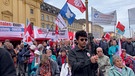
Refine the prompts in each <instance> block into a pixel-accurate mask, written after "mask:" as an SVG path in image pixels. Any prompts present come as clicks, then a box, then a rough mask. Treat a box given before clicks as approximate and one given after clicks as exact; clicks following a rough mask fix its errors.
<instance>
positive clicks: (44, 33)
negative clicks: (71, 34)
mask: <svg viewBox="0 0 135 76" xmlns="http://www.w3.org/2000/svg"><path fill="white" fill-rule="evenodd" d="M34 38H35V39H36V38H50V39H54V40H55V38H56V34H55V30H50V31H48V30H47V29H45V28H39V27H36V26H34ZM58 38H59V39H68V30H67V29H63V30H59V34H58Z"/></svg>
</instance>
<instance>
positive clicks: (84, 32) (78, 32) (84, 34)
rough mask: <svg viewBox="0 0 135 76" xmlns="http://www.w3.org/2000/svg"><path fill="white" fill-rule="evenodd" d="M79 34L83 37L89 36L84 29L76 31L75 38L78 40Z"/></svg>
mask: <svg viewBox="0 0 135 76" xmlns="http://www.w3.org/2000/svg"><path fill="white" fill-rule="evenodd" d="M79 36H81V37H87V33H86V31H84V30H81V31H77V32H76V33H75V38H76V40H78V39H79Z"/></svg>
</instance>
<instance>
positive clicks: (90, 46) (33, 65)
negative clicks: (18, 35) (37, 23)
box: [0, 30, 135, 76]
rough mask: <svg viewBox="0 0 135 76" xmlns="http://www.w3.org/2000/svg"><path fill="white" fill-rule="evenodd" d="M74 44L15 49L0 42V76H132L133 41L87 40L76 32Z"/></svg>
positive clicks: (64, 42)
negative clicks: (119, 53)
mask: <svg viewBox="0 0 135 76" xmlns="http://www.w3.org/2000/svg"><path fill="white" fill-rule="evenodd" d="M75 38H76V40H74V41H70V40H61V41H59V42H53V41H47V40H46V41H42V42H40V43H38V42H37V41H36V40H35V41H33V44H32V45H29V44H27V43H26V42H22V43H20V44H18V45H16V46H14V45H13V44H12V43H11V42H10V41H9V40H5V41H4V42H2V41H0V69H1V70H0V76H135V74H134V73H135V57H134V56H135V38H122V39H121V46H122V47H121V48H122V50H121V51H122V54H121V55H118V54H117V52H118V51H119V45H118V40H117V39H111V40H109V41H107V40H106V39H105V38H104V36H103V37H102V39H101V40H99V39H94V38H93V39H91V41H90V40H88V39H89V38H88V36H87V33H86V32H85V31H83V30H81V31H77V32H76V34H75Z"/></svg>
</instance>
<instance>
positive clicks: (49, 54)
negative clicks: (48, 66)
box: [46, 49, 56, 61]
mask: <svg viewBox="0 0 135 76" xmlns="http://www.w3.org/2000/svg"><path fill="white" fill-rule="evenodd" d="M46 55H47V56H48V57H50V58H51V59H52V60H54V61H56V56H55V55H52V50H50V49H48V50H46Z"/></svg>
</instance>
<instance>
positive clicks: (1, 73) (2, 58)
mask: <svg viewBox="0 0 135 76" xmlns="http://www.w3.org/2000/svg"><path fill="white" fill-rule="evenodd" d="M0 76H16V70H15V67H14V63H13V60H12V58H11V55H10V54H9V53H8V51H7V50H6V49H4V48H0Z"/></svg>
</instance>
